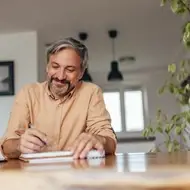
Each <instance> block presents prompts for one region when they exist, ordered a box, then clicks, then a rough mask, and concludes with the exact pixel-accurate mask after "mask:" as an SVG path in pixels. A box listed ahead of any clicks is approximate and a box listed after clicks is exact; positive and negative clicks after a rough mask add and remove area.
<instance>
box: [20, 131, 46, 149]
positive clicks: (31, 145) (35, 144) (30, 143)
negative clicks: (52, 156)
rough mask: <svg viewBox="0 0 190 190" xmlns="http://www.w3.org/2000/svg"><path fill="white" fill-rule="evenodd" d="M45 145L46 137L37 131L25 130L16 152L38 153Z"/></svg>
mask: <svg viewBox="0 0 190 190" xmlns="http://www.w3.org/2000/svg"><path fill="white" fill-rule="evenodd" d="M46 143H47V137H46V135H45V134H44V133H42V132H40V131H39V130H37V129H27V130H26V131H25V132H24V134H22V135H21V137H20V141H19V145H18V150H19V151H20V152H21V153H33V152H40V151H41V150H42V148H44V146H45V145H46Z"/></svg>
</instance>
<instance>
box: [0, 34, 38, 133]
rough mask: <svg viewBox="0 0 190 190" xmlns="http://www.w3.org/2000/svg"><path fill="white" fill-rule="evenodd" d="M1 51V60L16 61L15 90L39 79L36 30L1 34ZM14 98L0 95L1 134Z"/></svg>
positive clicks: (5, 125)
mask: <svg viewBox="0 0 190 190" xmlns="http://www.w3.org/2000/svg"><path fill="white" fill-rule="evenodd" d="M0 52H1V53H0V61H4V60H14V61H15V65H14V66H15V92H18V90H19V89H20V88H21V87H22V86H23V85H25V84H27V83H31V82H36V81H37V79H38V75H37V70H38V63H37V34H36V32H23V33H14V34H1V35H0ZM13 100H14V96H0V136H2V135H3V133H4V131H5V129H6V127H7V122H8V118H9V113H10V110H11V106H12V103H13Z"/></svg>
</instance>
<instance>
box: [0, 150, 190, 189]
mask: <svg viewBox="0 0 190 190" xmlns="http://www.w3.org/2000/svg"><path fill="white" fill-rule="evenodd" d="M0 167H1V170H0V171H1V172H0V188H1V189H2V190H4V189H6V190H9V189H16V188H17V189H19V190H22V189H27V190H36V189H40V190H42V188H43V189H45V190H65V189H66V190H68V189H69V190H70V189H74V190H81V189H85V190H88V189H92V190H98V189H102V190H104V189H109V190H112V189H127V190H132V189H135V190H136V189H137V190H141V189H142V190H143V189H156V190H158V189H167V190H169V189H176V190H177V189H185V190H186V189H190V152H178V153H172V154H168V153H157V154H144V153H135V154H134V153H133V154H117V155H115V156H107V157H106V158H104V159H91V160H75V161H74V162H66V163H59V164H36V165H31V164H27V163H24V162H22V161H19V160H9V161H8V162H3V163H1V164H0Z"/></svg>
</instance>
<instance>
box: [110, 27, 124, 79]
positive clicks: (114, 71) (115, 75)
mask: <svg viewBox="0 0 190 190" xmlns="http://www.w3.org/2000/svg"><path fill="white" fill-rule="evenodd" d="M108 34H109V37H110V38H111V39H112V54H113V61H112V62H111V71H110V72H109V74H108V81H122V80H123V75H122V73H121V72H120V71H119V63H118V61H116V59H115V43H114V39H115V38H116V37H117V31H116V30H110V31H108Z"/></svg>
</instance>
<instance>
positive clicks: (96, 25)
mask: <svg viewBox="0 0 190 190" xmlns="http://www.w3.org/2000/svg"><path fill="white" fill-rule="evenodd" d="M184 22H185V18H181V17H178V16H176V15H175V14H173V13H172V12H171V10H170V8H169V7H167V6H166V7H163V8H161V7H160V0H96V1H95V0H54V1H50V0H40V1H37V0H32V1H31V0H30V1H29V0H17V1H11V0H6V1H3V0H0V61H1V62H3V61H13V62H14V66H13V67H12V69H13V70H12V71H13V72H12V74H13V75H11V76H12V77H13V79H14V80H13V84H14V92H13V91H12V93H7V94H3V93H2V94H1V96H0V136H2V135H3V133H4V132H5V129H6V127H7V123H8V118H9V115H10V110H11V106H12V103H13V100H14V97H15V94H16V93H17V92H18V90H19V89H20V88H21V87H23V85H25V84H28V83H32V82H37V81H39V82H42V81H44V80H45V79H46V72H45V71H46V70H45V68H46V57H45V52H46V47H47V46H48V44H51V43H52V42H53V41H55V40H58V39H61V38H64V37H69V36H71V37H74V38H77V39H79V40H82V41H84V43H85V45H86V46H87V47H88V49H89V65H88V71H87V73H86V74H87V75H90V77H89V76H87V77H86V76H85V78H84V80H91V82H93V83H95V84H97V85H99V86H100V87H101V88H102V90H103V93H104V98H105V103H106V107H107V109H108V110H109V112H110V114H111V117H112V126H113V128H114V130H115V132H116V134H117V137H118V147H117V152H148V151H149V150H150V149H151V148H153V147H154V146H155V144H158V143H159V142H160V141H162V139H161V138H162V137H161V136H159V135H158V136H153V137H151V138H149V139H145V138H144V137H143V136H142V131H143V129H144V128H145V127H146V126H147V125H148V123H149V121H150V120H154V119H155V118H156V111H157V109H158V108H161V109H162V110H164V111H165V112H166V113H167V114H168V115H172V114H174V113H178V112H179V111H180V110H181V109H182V108H181V107H180V105H179V104H177V103H176V101H175V99H174V97H173V96H171V95H170V94H167V93H166V94H164V95H162V96H159V95H158V89H159V88H160V87H161V86H162V85H163V84H164V82H165V80H166V79H167V77H168V72H167V66H168V64H170V63H172V62H177V61H179V60H181V59H182V58H187V57H188V53H187V52H186V51H185V50H184V49H183V47H182V45H181V41H180V40H181V39H180V38H181V27H182V25H183V23H184ZM4 67H5V66H4ZM3 69H4V70H3ZM4 71H6V68H2V69H1V68H0V80H1V82H0V91H1V88H2V89H3V88H5V87H3V81H5V80H4V79H5V78H4V77H6V76H7V75H6V74H5V72H4ZM110 72H111V73H110ZM9 74H10V73H9ZM1 76H3V78H1ZM11 76H9V77H11ZM1 86H2V87H1ZM6 88H7V87H6Z"/></svg>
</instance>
